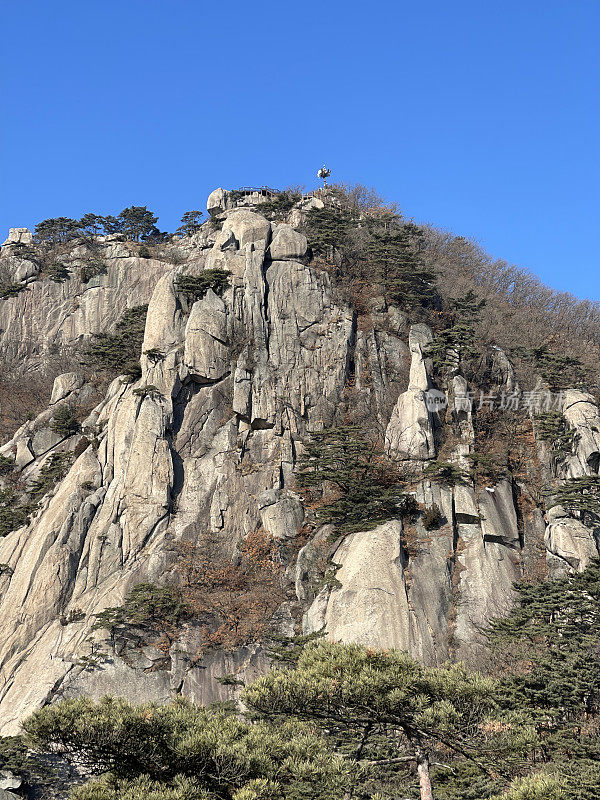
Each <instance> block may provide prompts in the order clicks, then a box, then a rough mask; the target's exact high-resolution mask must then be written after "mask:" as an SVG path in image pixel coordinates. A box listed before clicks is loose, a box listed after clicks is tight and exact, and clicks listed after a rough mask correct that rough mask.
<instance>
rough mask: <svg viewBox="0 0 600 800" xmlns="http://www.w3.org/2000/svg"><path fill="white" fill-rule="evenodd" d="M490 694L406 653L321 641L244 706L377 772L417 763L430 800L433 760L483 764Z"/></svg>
mask: <svg viewBox="0 0 600 800" xmlns="http://www.w3.org/2000/svg"><path fill="white" fill-rule="evenodd" d="M493 693H494V682H493V681H492V680H490V679H487V678H483V677H481V676H479V675H477V674H468V673H467V672H466V670H465V669H464V667H462V666H456V665H455V666H447V667H443V668H432V669H428V668H425V667H423V666H422V665H421V664H419V663H418V662H417V661H415V660H414V659H413V658H411V656H409V655H408V653H403V652H400V651H394V650H388V651H376V650H370V649H367V648H365V647H361V646H360V645H356V644H345V645H344V644H335V643H332V642H325V641H323V642H319V643H313V644H309V645H307V646H306V647H305V648H304V650H303V652H302V654H301V656H300V658H299V659H298V662H297V665H296V666H295V667H294V668H293V669H288V670H274V671H273V672H271V673H269V674H268V675H267V676H265V677H264V678H260V679H259V680H258V681H256V682H255V683H254V684H253V685H252V686H250V687H248V688H247V689H245V690H244V692H243V700H244V703H246V705H247V706H248V707H249V708H251V709H252V710H254V711H255V712H256V713H258V714H259V715H261V716H262V717H264V718H266V719H275V720H277V719H280V718H282V717H283V718H292V719H298V720H302V721H307V722H310V723H312V724H314V725H316V726H318V727H319V728H320V729H321V730H322V731H323V732H324V733H325V734H326V736H327V737H329V738H330V739H331V740H332V741H333V742H334V743H335V747H336V750H337V751H338V752H339V753H340V754H342V755H343V756H344V757H345V758H347V759H348V760H349V761H351V762H357V763H359V764H362V765H364V766H366V765H368V766H369V768H370V769H371V770H374V771H375V772H376V773H377V772H378V771H379V770H381V771H383V772H384V773H385V770H386V769H387V768H388V767H389V766H390V765H392V764H396V765H400V764H414V765H415V766H416V769H417V774H418V777H419V786H420V792H421V800H432V798H433V793H432V791H433V790H432V785H431V777H430V762H431V760H432V757H433V753H434V752H435V750H436V748H439V747H442V748H443V749H444V750H446V752H448V753H450V754H451V757H453V756H456V757H459V758H461V759H465V758H466V759H472V760H473V761H478V753H479V750H480V749H481V745H482V742H481V739H480V737H479V729H478V726H479V725H480V724H482V723H483V722H484V721H485V719H486V717H487V715H488V714H489V713H490V712H492V711H494V709H495V702H494V699H493Z"/></svg>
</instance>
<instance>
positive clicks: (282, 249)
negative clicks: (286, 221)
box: [269, 225, 308, 261]
mask: <svg viewBox="0 0 600 800" xmlns="http://www.w3.org/2000/svg"><path fill="white" fill-rule="evenodd" d="M307 250H308V242H307V240H306V236H304V234H303V233H299V232H298V231H295V230H294V229H293V228H292V227H291V225H279V226H278V228H277V230H276V232H275V235H274V236H273V241H272V242H271V246H270V247H269V256H270V257H271V259H272V260H273V261H279V260H280V261H286V260H291V261H297V260H298V259H300V258H304V256H305V255H306V251H307Z"/></svg>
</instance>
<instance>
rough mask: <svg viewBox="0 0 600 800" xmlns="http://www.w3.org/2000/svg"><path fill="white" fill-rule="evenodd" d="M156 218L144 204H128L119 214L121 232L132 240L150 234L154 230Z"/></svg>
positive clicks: (135, 240) (138, 239) (143, 237)
mask: <svg viewBox="0 0 600 800" xmlns="http://www.w3.org/2000/svg"><path fill="white" fill-rule="evenodd" d="M157 220H158V217H157V216H156V215H155V214H153V213H152V211H149V210H148V208H147V207H146V206H129V208H124V209H123V211H121V213H120V214H119V222H120V227H121V232H122V233H124V234H125V235H126V236H127V237H128V238H129V239H132V240H133V241H134V242H139V241H140V239H145V238H147V237H148V236H150V235H151V234H152V233H153V232H154V231H155V230H156V222H157Z"/></svg>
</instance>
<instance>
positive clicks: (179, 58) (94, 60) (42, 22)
mask: <svg viewBox="0 0 600 800" xmlns="http://www.w3.org/2000/svg"><path fill="white" fill-rule="evenodd" d="M0 10H1V22H0V26H1V30H2V46H1V48H0V68H1V81H2V86H1V97H0V100H1V105H0V109H1V110H0V113H1V122H0V136H1V137H2V138H1V159H2V161H1V164H0V182H1V195H0V236H1V237H2V238H3V237H4V235H5V231H7V229H8V228H9V227H15V226H28V227H31V228H33V226H34V225H35V224H36V222H38V221H40V220H41V219H45V218H47V217H54V216H69V217H79V216H81V215H82V214H83V213H85V212H87V211H93V212H96V213H99V214H110V213H118V212H119V211H120V210H121V209H122V208H124V207H125V206H128V205H131V204H134V205H148V206H149V207H150V208H152V209H153V210H154V211H155V212H156V213H158V214H159V217H160V219H159V226H160V227H161V228H162V229H163V230H173V229H174V228H176V227H177V224H178V221H179V218H180V216H181V214H182V213H183V212H184V211H187V210H190V209H196V208H200V209H202V210H204V209H205V200H206V196H207V194H208V193H209V191H211V190H212V189H213V188H215V187H217V186H223V187H225V188H233V187H236V186H241V185H249V184H268V185H271V186H274V187H284V186H286V185H290V184H298V183H300V184H306V185H307V186H309V187H313V186H315V185H316V177H315V172H316V170H317V169H318V167H319V166H320V165H321V164H322V163H323V162H324V161H326V162H327V163H328V164H329V165H330V167H331V168H332V170H333V175H332V178H333V179H337V180H342V181H348V182H360V183H365V184H367V185H373V186H375V187H376V188H377V189H378V190H379V191H380V192H381V193H382V194H384V195H385V196H386V197H388V198H389V199H392V200H395V201H396V202H398V203H399V204H400V206H401V208H402V209H403V211H404V213H405V214H406V215H408V216H410V217H413V218H414V219H415V220H416V221H424V222H433V223H435V224H436V225H439V226H441V227H445V228H449V229H451V230H453V231H455V232H456V233H458V234H460V235H464V236H469V237H474V238H475V239H477V240H478V241H479V242H480V243H481V244H482V245H483V246H484V247H485V248H486V249H487V250H489V251H490V252H491V253H492V254H493V255H495V256H497V257H501V258H504V259H506V260H507V261H511V262H514V263H517V264H519V265H520V266H522V267H526V268H528V269H531V270H532V271H533V272H535V273H537V274H538V275H539V276H540V277H542V279H543V280H545V281H546V282H547V283H549V284H550V285H552V286H554V287H556V288H558V289H568V290H570V291H572V292H573V293H575V294H578V295H580V296H583V297H591V298H594V299H600V277H599V276H600V269H599V268H600V246H599V243H598V231H597V229H598V221H599V218H600V189H599V187H600V156H599V145H600V91H599V89H600V35H599V34H600V0H503V1H502V2H500V1H499V0H411V2H408V1H407V0H371V2H363V3H357V2H352V0H348V2H339V0H320V1H319V2H315V1H314V0H303V1H302V2H285V0H283V1H282V0H278V1H277V2H274V0H267V1H265V2H263V0H246V1H245V2H241V0H228V2H218V0H211V1H210V2H208V1H207V0H85V1H84V2H81V0H79V1H78V2H75V1H74V0H18V1H17V0H2V1H1V2H0ZM1 240H2V239H1V238H0V241H1Z"/></svg>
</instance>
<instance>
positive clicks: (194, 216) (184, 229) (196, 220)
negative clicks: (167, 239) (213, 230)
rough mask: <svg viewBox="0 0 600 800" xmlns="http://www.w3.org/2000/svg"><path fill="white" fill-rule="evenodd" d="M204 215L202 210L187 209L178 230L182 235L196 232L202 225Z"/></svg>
mask: <svg viewBox="0 0 600 800" xmlns="http://www.w3.org/2000/svg"><path fill="white" fill-rule="evenodd" d="M202 216H203V215H202V212H201V211H186V212H185V214H184V215H183V216H182V217H181V224H180V225H179V227H178V228H177V231H176V232H177V233H178V234H180V235H181V236H191V235H192V234H194V233H196V231H199V230H200V228H201V227H202Z"/></svg>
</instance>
